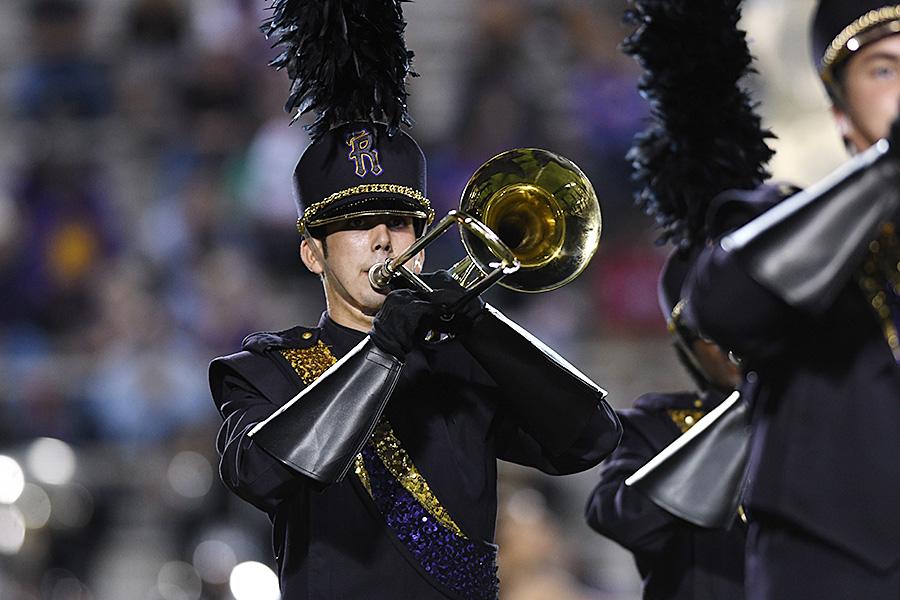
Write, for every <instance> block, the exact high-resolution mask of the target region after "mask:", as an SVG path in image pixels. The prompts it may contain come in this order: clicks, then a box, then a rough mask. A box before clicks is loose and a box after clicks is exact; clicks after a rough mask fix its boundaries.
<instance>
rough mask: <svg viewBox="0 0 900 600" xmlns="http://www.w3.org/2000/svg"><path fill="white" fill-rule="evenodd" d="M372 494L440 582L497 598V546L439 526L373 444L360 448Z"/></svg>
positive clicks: (469, 594) (486, 599)
mask: <svg viewBox="0 0 900 600" xmlns="http://www.w3.org/2000/svg"><path fill="white" fill-rule="evenodd" d="M362 459H363V463H364V465H365V468H366V472H367V473H368V484H369V486H368V487H369V491H370V493H371V495H372V499H373V500H374V501H375V505H376V506H377V507H378V510H379V511H380V512H381V514H382V515H384V518H385V522H386V523H387V525H388V527H390V528H391V530H392V531H393V532H394V534H395V535H396V536H397V537H398V538H399V540H400V541H401V542H402V543H403V545H404V546H405V547H406V548H407V550H408V551H409V553H410V554H411V555H412V556H413V557H414V558H415V559H416V560H417V561H418V563H419V564H420V565H421V566H422V568H423V569H424V570H425V572H427V573H428V574H429V575H431V577H432V578H434V579H435V580H436V581H437V582H438V583H440V584H441V585H443V586H445V587H446V588H447V589H449V590H452V591H454V592H456V593H457V594H459V595H460V596H462V597H464V598H467V599H473V600H496V598H497V595H498V593H499V584H500V582H499V580H498V578H497V546H495V545H493V544H489V543H486V542H473V541H472V540H469V539H467V538H466V537H463V536H460V535H459V534H457V533H454V532H453V531H451V530H450V529H449V528H447V527H444V526H443V525H441V524H440V523H439V522H438V520H437V519H435V518H434V516H433V515H432V514H431V513H430V512H428V510H426V509H425V507H424V506H422V504H421V503H419V501H418V500H416V498H415V497H414V496H413V495H412V494H411V493H410V492H409V491H408V490H406V489H405V488H404V487H403V485H402V484H401V483H400V482H399V481H397V479H396V478H395V477H394V476H393V475H392V474H391V473H390V471H388V469H387V468H386V467H385V465H384V463H383V462H382V461H381V459H380V458H379V457H378V455H377V453H376V451H375V449H374V447H373V446H372V444H371V443H368V444H366V445H365V447H364V448H363V450H362Z"/></svg>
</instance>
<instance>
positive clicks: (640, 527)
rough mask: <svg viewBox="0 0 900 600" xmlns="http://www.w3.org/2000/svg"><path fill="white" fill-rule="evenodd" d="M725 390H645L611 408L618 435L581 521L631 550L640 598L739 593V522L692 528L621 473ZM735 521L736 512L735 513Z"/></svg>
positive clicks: (703, 598) (718, 599) (712, 599)
mask: <svg viewBox="0 0 900 600" xmlns="http://www.w3.org/2000/svg"><path fill="white" fill-rule="evenodd" d="M724 398H725V396H724V395H723V394H721V393H718V392H706V393H705V394H703V395H701V396H698V395H697V394H694V393H688V392H682V393H670V394H655V393H654V394H645V395H643V396H641V397H640V398H638V399H637V400H635V402H634V407H633V408H630V409H624V410H620V411H617V414H618V415H619V419H620V420H621V421H622V427H623V434H622V441H621V442H620V443H619V446H618V447H617V448H616V449H615V451H613V453H612V455H611V456H610V457H609V458H608V459H607V460H606V461H605V462H604V463H603V467H602V471H601V476H600V483H599V484H598V485H597V487H596V488H595V489H594V491H593V492H592V494H591V496H590V498H589V500H588V506H587V521H588V524H589V525H590V526H591V527H592V528H593V529H594V530H595V531H597V532H598V533H601V534H602V535H604V536H606V537H608V538H610V539H612V540H614V541H616V542H618V543H619V544H621V545H622V546H624V547H625V548H627V549H628V550H630V551H631V552H632V553H633V554H634V559H635V563H636V564H637V569H638V572H639V573H640V574H641V577H642V578H643V582H644V587H643V597H644V598H645V600H656V599H666V600H722V599H729V600H730V599H740V598H743V589H744V544H745V541H746V528H745V526H744V525H743V524H742V523H740V522H736V523H735V524H734V525H733V526H732V527H731V528H730V529H728V530H724V529H707V528H703V527H697V526H696V525H693V524H691V523H688V522H686V521H683V520H682V519H679V518H678V517H676V516H674V515H672V514H670V513H668V512H666V511H665V510H663V509H662V508H660V507H659V506H657V505H656V504H654V503H653V502H652V501H651V500H650V499H649V498H648V497H647V496H646V495H644V494H643V493H642V492H640V491H638V490H637V489H635V488H633V487H629V486H626V485H625V480H626V479H627V478H628V477H629V476H630V475H632V474H634V473H635V472H636V471H637V470H638V469H639V468H641V467H642V466H644V465H645V464H646V463H647V462H649V461H650V459H651V458H653V457H654V456H656V455H657V454H659V452H660V451H661V450H662V449H663V448H665V447H666V446H668V445H669V444H670V443H671V442H673V441H674V440H675V439H676V438H677V437H678V436H680V435H681V434H682V433H684V432H685V431H687V430H688V429H689V428H690V427H691V426H692V425H693V424H694V423H696V422H697V420H699V419H700V418H702V417H703V415H705V414H706V413H707V412H709V411H710V410H712V409H713V408H715V407H716V406H718V405H719V404H720V403H721V402H722V400H723V399H724ZM735 520H736V521H739V520H738V519H737V516H736V518H735Z"/></svg>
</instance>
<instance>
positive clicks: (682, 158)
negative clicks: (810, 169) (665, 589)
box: [623, 0, 774, 249]
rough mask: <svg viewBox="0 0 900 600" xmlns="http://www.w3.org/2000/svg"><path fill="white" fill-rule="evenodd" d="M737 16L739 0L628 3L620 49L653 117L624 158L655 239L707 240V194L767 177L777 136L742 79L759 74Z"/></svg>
mask: <svg viewBox="0 0 900 600" xmlns="http://www.w3.org/2000/svg"><path fill="white" fill-rule="evenodd" d="M740 15H741V0H690V1H689V0H632V2H631V6H630V8H629V10H628V11H627V12H626V22H628V23H629V24H632V25H635V26H636V29H635V31H634V32H633V33H632V34H631V35H630V36H628V38H626V40H625V42H624V43H623V50H624V52H625V53H626V54H628V55H630V56H633V57H634V58H635V59H636V60H637V61H638V62H639V63H640V65H641V66H642V67H643V68H644V74H643V76H642V77H641V80H640V83H639V89H640V91H641V93H642V95H643V96H644V97H645V98H646V99H647V101H648V102H649V103H650V109H651V115H652V116H651V119H652V122H651V124H650V125H649V127H648V128H647V129H646V130H645V131H643V132H641V133H639V134H638V135H637V136H636V137H635V139H634V143H633V145H632V148H631V151H630V152H629V154H628V158H629V160H630V161H631V163H632V166H633V174H632V177H633V180H634V181H635V183H636V184H637V186H638V190H637V192H636V193H635V200H636V202H637V203H638V205H640V206H641V208H643V210H644V212H646V213H647V214H648V215H650V216H652V217H654V219H655V220H656V224H657V226H658V227H659V228H660V229H661V230H662V233H661V234H660V236H659V238H658V239H657V243H659V244H664V243H666V242H672V243H673V244H674V245H675V246H676V247H678V248H681V249H687V248H690V247H692V246H694V245H695V244H697V243H702V242H703V241H704V239H705V237H706V235H705V228H704V220H705V217H706V210H707V207H708V205H709V202H710V200H711V199H712V198H713V197H714V196H715V195H716V194H718V193H719V192H722V191H724V190H726V189H731V188H739V189H748V188H753V187H756V186H757V185H759V184H760V183H762V182H763V181H764V180H765V179H766V178H767V177H768V176H769V173H768V172H767V170H766V166H765V165H766V163H767V162H768V160H769V159H770V158H771V156H772V150H771V149H770V148H769V147H768V145H767V144H766V139H770V138H773V137H774V136H773V135H772V133H771V132H770V131H768V130H764V129H762V126H761V121H760V117H759V116H758V115H757V114H756V113H755V111H754V109H755V105H754V103H753V102H752V101H751V99H750V96H749V94H748V93H747V91H746V90H745V89H744V88H743V87H742V86H741V83H740V82H741V79H742V78H743V77H744V76H745V75H747V74H748V73H751V72H753V69H752V66H751V63H752V60H753V58H752V56H751V54H750V50H749V48H748V47H747V40H746V34H745V33H744V32H743V31H741V30H739V29H738V21H739V19H740Z"/></svg>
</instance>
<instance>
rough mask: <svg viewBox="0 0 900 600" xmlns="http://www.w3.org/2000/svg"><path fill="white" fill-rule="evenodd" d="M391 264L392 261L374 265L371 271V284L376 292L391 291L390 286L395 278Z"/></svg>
mask: <svg viewBox="0 0 900 600" xmlns="http://www.w3.org/2000/svg"><path fill="white" fill-rule="evenodd" d="M390 262H391V261H390V259H388V260H386V261H384V262H381V263H376V264H374V265H372V268H371V269H369V284H370V285H371V286H372V288H373V289H375V290H376V291H379V292H384V291H387V290H388V289H389V287H388V284H390V282H391V279H393V277H394V272H393V271H392V270H391V265H390Z"/></svg>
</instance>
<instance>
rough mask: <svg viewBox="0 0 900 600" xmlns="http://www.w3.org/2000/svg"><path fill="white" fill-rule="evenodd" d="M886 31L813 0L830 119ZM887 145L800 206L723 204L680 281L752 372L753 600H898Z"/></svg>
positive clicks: (796, 196) (897, 172)
mask: <svg viewBox="0 0 900 600" xmlns="http://www.w3.org/2000/svg"><path fill="white" fill-rule="evenodd" d="M897 31H900V5H898V4H895V3H889V2H884V0H853V1H848V0H820V2H819V6H818V9H817V12H816V15H815V18H814V21H813V28H812V38H813V46H814V53H815V56H816V58H817V66H818V69H819V74H820V75H821V77H822V80H823V82H824V83H825V84H826V87H827V88H828V91H829V93H830V94H831V95H832V99H833V100H834V101H835V103H836V105H838V107H839V108H840V107H841V106H843V105H842V104H841V102H842V100H841V98H842V97H843V95H844V94H845V93H846V92H847V91H848V90H846V89H844V86H845V85H851V84H849V83H844V82H843V69H844V68H845V66H846V65H847V63H848V61H849V60H850V59H851V58H852V57H853V55H854V53H855V52H856V51H858V50H859V49H860V48H862V47H864V46H866V45H867V44H870V43H873V42H876V41H878V40H880V39H882V38H884V37H887V36H890V35H896V33H897ZM898 143H900V124H898V123H895V124H894V126H893V128H892V132H891V135H890V140H882V141H881V142H879V143H877V144H875V145H873V146H872V147H870V148H868V149H866V150H865V151H863V152H861V153H860V154H859V155H857V156H856V157H854V158H853V160H851V161H850V162H849V163H848V164H847V165H845V166H844V167H842V169H841V170H840V171H839V172H836V173H835V174H834V175H832V176H830V177H829V178H828V179H826V180H824V181H823V182H820V183H819V184H817V185H816V186H813V187H811V188H810V189H809V190H805V191H803V192H800V193H793V192H794V190H787V189H782V188H777V187H773V186H764V187H761V188H759V189H756V190H754V191H732V192H726V193H725V194H723V195H722V196H721V197H720V198H719V199H718V201H717V203H716V204H715V205H714V209H715V213H716V215H715V216H713V218H714V219H716V220H718V221H719V222H720V223H728V224H729V225H728V226H726V227H723V228H722V230H721V231H720V232H719V233H720V234H722V235H721V236H720V237H719V238H717V239H716V242H715V243H714V244H712V245H711V246H710V247H709V248H707V249H706V250H705V251H704V253H703V254H701V256H700V257H699V259H698V260H697V262H696V264H695V270H694V273H693V276H692V280H691V281H689V282H688V286H687V287H688V288H689V292H688V296H689V303H690V307H691V310H692V311H693V312H694V318H695V319H696V321H697V322H698V324H699V325H700V327H701V330H702V331H703V332H704V334H706V335H708V336H710V337H712V338H714V339H715V340H716V341H717V342H718V343H719V344H721V345H722V346H724V347H726V348H728V349H730V350H732V351H734V352H735V353H736V354H737V355H739V356H740V357H741V358H742V360H743V361H744V363H745V364H746V365H747V368H749V369H753V370H754V371H755V372H756V373H757V374H758V382H759V383H758V393H757V398H756V401H755V404H754V407H753V437H752V441H751V450H750V457H749V465H748V474H747V484H746V488H745V496H744V502H745V506H746V508H747V513H748V516H749V518H750V529H749V532H748V546H747V579H746V580H747V595H748V598H750V599H751V600H762V599H766V600H769V599H780V598H791V599H800V600H803V599H807V598H808V599H815V600H822V599H831V598H834V599H845V598H872V599H878V600H881V599H885V600H897V599H900V511H898V510H897V506H898V502H900V468H898V466H897V456H898V455H900V435H898V432H900V341H898V336H897V327H898V325H900V302H898V293H900V270H898V265H900V241H898V238H897V235H896V226H897V205H898V201H900V194H898V189H900V153H898V151H897V146H898ZM754 215H760V216H759V217H754ZM743 223H747V224H746V225H742V224H743Z"/></svg>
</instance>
